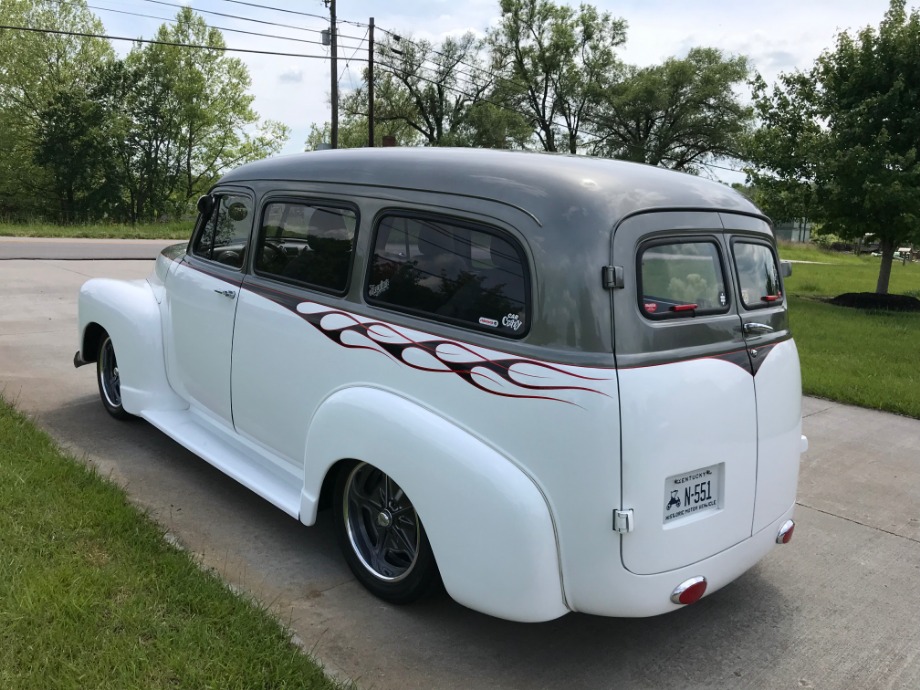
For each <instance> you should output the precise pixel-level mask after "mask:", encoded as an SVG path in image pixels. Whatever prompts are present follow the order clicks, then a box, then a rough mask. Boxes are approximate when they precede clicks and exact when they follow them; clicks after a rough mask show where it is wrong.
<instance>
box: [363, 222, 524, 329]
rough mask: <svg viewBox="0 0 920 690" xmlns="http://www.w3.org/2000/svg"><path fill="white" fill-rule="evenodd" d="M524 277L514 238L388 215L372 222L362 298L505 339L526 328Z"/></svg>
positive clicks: (459, 225)
mask: <svg viewBox="0 0 920 690" xmlns="http://www.w3.org/2000/svg"><path fill="white" fill-rule="evenodd" d="M528 284H529V279H528V275H527V270H526V263H525V262H524V255H523V252H522V251H521V249H520V247H519V246H518V245H517V243H516V242H515V240H513V239H512V238H511V237H508V236H507V235H505V234H504V233H501V232H499V231H497V230H493V229H491V228H484V227H481V226H476V225H468V224H466V223H463V222H459V221H455V220H452V219H450V220H449V219H441V218H436V217H429V216H425V217H421V216H410V215H400V214H391V215H386V216H383V217H382V218H381V219H380V221H379V222H378V224H377V230H376V234H375V238H374V255H373V257H372V260H371V266H370V272H369V276H368V284H367V287H366V290H365V298H366V299H367V301H368V302H370V303H373V304H380V305H383V306H387V307H392V308H394V309H399V310H401V311H407V312H411V313H414V314H419V315H420V316H424V317H427V318H432V319H435V320H438V321H446V322H450V323H455V324H458V325H462V326H466V327H470V328H475V329H477V330H482V331H487V332H489V333H496V334H499V335H503V336H506V337H511V338H519V337H521V336H523V335H524V334H525V333H526V332H527V329H528V327H529V321H528V315H529V312H530V305H529V299H528V287H527V286H528Z"/></svg>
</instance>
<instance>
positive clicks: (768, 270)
mask: <svg viewBox="0 0 920 690" xmlns="http://www.w3.org/2000/svg"><path fill="white" fill-rule="evenodd" d="M732 252H733V253H734V255H735V267H736V269H737V271H738V287H739V289H740V290H741V302H742V304H744V306H745V307H746V308H747V309H757V308H759V307H769V306H770V305H772V304H776V303H778V302H782V300H783V288H782V283H781V282H780V277H779V276H780V272H779V266H777V264H776V257H775V256H774V255H773V250H772V249H770V247H768V246H767V245H765V244H759V243H754V242H741V241H736V242H735V243H734V244H733V245H732Z"/></svg>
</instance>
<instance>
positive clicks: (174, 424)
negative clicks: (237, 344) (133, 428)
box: [140, 409, 303, 518]
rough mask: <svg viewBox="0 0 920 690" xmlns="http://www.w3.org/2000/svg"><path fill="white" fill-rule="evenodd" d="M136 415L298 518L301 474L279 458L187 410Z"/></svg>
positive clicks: (156, 411) (154, 411) (145, 412)
mask: <svg viewBox="0 0 920 690" xmlns="http://www.w3.org/2000/svg"><path fill="white" fill-rule="evenodd" d="M140 416H141V417H143V418H144V419H146V420H147V421H148V422H150V423H151V424H152V425H153V426H155V427H156V428H157V429H159V430H160V431H162V432H163V433H164V434H166V435H167V436H169V437H170V438H172V439H173V440H174V441H176V443H178V444H180V445H182V446H184V447H185V448H187V449H188V450H190V451H191V452H192V453H194V454H195V455H197V456H198V457H200V458H202V459H203V460H205V461H207V462H208V463H210V464H211V465H213V466H214V467H216V468H217V469H219V470H220V471H221V472H223V473H224V474H226V475H227V476H228V477H231V478H233V479H235V480H236V481H238V482H239V483H240V484H242V485H243V486H245V487H246V488H247V489H249V490H250V491H253V492H254V493H256V494H258V495H259V496H261V497H262V498H264V499H265V500H266V501H268V502H269V503H271V504H272V505H274V506H277V507H278V508H280V509H281V510H283V511H284V512H285V513H287V514H288V515H290V516H291V517H293V518H299V517H300V498H301V497H300V492H301V489H302V488H303V476H302V475H297V474H295V473H294V472H290V471H287V470H286V469H284V468H282V467H281V466H280V463H281V462H282V461H281V460H280V459H279V460H273V459H271V458H268V457H266V456H265V455H264V454H263V453H261V452H260V451H259V450H257V449H256V447H255V445H254V444H250V443H249V442H247V441H245V440H244V439H242V438H240V437H234V436H231V435H230V433H228V432H225V431H224V430H222V429H218V428H217V427H216V426H215V425H214V424H212V423H211V422H210V421H209V420H207V419H205V418H204V417H202V416H201V415H200V414H197V413H195V412H194V411H192V410H190V409H186V410H142V411H141V412H140Z"/></svg>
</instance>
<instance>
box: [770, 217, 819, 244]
mask: <svg viewBox="0 0 920 690" xmlns="http://www.w3.org/2000/svg"><path fill="white" fill-rule="evenodd" d="M773 231H774V232H775V233H776V239H777V240H782V241H784V242H810V241H811V223H809V222H807V221H806V222H804V223H802V222H800V221H782V222H778V223H777V224H776V225H774V226H773Z"/></svg>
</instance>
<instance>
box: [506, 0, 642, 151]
mask: <svg viewBox="0 0 920 690" xmlns="http://www.w3.org/2000/svg"><path fill="white" fill-rule="evenodd" d="M501 9H502V18H501V21H500V23H499V25H498V27H497V28H495V29H493V30H491V31H490V32H489V34H488V42H489V46H490V48H491V51H492V57H493V63H494V65H495V69H496V71H497V72H499V73H500V74H502V77H503V78H502V85H501V89H502V90H503V91H505V92H507V93H509V94H513V103H514V105H515V106H516V108H517V109H518V110H519V111H520V112H522V113H523V114H524V115H525V117H526V118H527V120H528V122H529V123H530V125H531V127H532V128H533V130H534V132H535V134H536V136H537V138H538V140H539V141H540V144H541V145H542V146H543V148H544V149H545V150H546V151H557V150H559V149H560V148H561V149H563V150H566V151H569V152H570V153H576V152H577V151H578V149H579V147H580V146H581V145H582V143H583V142H582V130H583V127H584V124H585V118H586V116H588V114H589V113H591V112H592V111H594V110H596V109H597V106H598V104H599V103H600V99H601V96H602V94H604V93H605V92H606V91H608V89H609V88H610V87H611V86H612V84H613V83H615V82H616V81H617V79H618V77H619V73H620V68H621V66H620V63H619V61H618V60H617V57H616V48H617V47H619V46H620V45H622V44H623V43H624V42H625V41H626V22H625V21H624V20H622V19H614V18H613V17H612V16H611V15H610V13H608V12H604V13H603V14H601V13H599V12H598V11H597V9H596V8H595V7H593V6H591V5H584V4H583V5H580V6H579V8H578V9H577V10H576V9H573V8H572V7H569V6H568V5H557V4H555V3H554V2H552V1H551V0H501ZM560 137H562V138H563V142H561V143H560V142H559V141H558V139H559V138H560Z"/></svg>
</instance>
